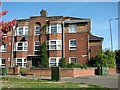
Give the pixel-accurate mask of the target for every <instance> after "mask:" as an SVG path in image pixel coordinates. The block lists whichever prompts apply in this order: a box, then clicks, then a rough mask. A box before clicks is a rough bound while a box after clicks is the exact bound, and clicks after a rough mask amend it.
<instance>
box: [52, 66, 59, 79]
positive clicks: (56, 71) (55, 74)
mask: <svg viewBox="0 0 120 90" xmlns="http://www.w3.org/2000/svg"><path fill="white" fill-rule="evenodd" d="M51 79H52V80H53V81H59V80H60V69H59V67H52V76H51Z"/></svg>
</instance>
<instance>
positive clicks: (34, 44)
mask: <svg viewBox="0 0 120 90" xmlns="http://www.w3.org/2000/svg"><path fill="white" fill-rule="evenodd" d="M36 42H37V43H39V45H36ZM35 47H39V48H40V41H35V42H34V51H40V50H35Z"/></svg>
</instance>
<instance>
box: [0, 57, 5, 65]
mask: <svg viewBox="0 0 120 90" xmlns="http://www.w3.org/2000/svg"><path fill="white" fill-rule="evenodd" d="M0 67H5V58H0Z"/></svg>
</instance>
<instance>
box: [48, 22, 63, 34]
mask: <svg viewBox="0 0 120 90" xmlns="http://www.w3.org/2000/svg"><path fill="white" fill-rule="evenodd" d="M48 32H49V33H62V26H61V24H51V25H50V26H49V30H48Z"/></svg>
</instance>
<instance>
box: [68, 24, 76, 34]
mask: <svg viewBox="0 0 120 90" xmlns="http://www.w3.org/2000/svg"><path fill="white" fill-rule="evenodd" d="M69 33H76V25H74V24H71V25H69Z"/></svg>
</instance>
